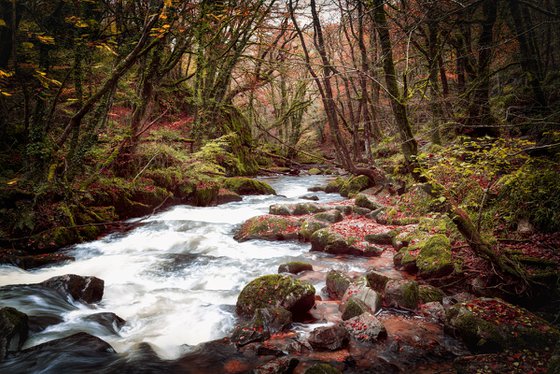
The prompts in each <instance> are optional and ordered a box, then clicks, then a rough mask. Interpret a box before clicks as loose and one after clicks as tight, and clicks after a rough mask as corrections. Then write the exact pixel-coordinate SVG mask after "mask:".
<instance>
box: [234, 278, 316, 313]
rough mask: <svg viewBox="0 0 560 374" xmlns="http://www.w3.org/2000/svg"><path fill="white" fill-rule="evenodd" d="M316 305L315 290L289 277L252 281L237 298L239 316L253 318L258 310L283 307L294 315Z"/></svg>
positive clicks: (307, 284)
mask: <svg viewBox="0 0 560 374" xmlns="http://www.w3.org/2000/svg"><path fill="white" fill-rule="evenodd" d="M313 305H315V288H314V287H313V286H312V285H311V284H309V283H307V282H302V281H299V280H297V279H293V278H291V277H290V276H287V275H280V274H272V275H264V276H262V277H259V278H257V279H254V280H253V281H251V282H250V283H249V284H248V285H246V286H245V288H243V290H242V291H241V293H240V294H239V297H238V298H237V305H236V311H237V314H239V315H240V316H244V317H252V316H253V314H254V313H255V311H256V310H257V309H260V308H267V307H282V308H284V309H286V310H288V311H290V312H292V313H294V314H302V313H305V312H307V311H308V310H309V309H311V308H312V307H313Z"/></svg>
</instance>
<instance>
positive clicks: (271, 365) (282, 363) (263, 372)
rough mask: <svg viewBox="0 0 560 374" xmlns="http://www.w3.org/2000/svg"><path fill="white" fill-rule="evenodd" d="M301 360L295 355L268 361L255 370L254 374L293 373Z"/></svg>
mask: <svg viewBox="0 0 560 374" xmlns="http://www.w3.org/2000/svg"><path fill="white" fill-rule="evenodd" d="M298 364H299V360H298V359H296V358H293V357H281V358H277V359H274V360H272V361H269V362H267V363H266V364H264V365H262V366H259V367H258V368H256V369H255V370H253V373H254V374H289V373H293V371H294V369H295V368H296V366H297V365H298Z"/></svg>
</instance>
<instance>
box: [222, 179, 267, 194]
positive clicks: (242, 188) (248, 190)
mask: <svg viewBox="0 0 560 374" xmlns="http://www.w3.org/2000/svg"><path fill="white" fill-rule="evenodd" d="M224 187H225V188H227V189H228V190H231V191H233V192H235V193H238V194H240V195H276V191H274V188H272V187H271V186H270V185H269V184H268V183H266V182H263V181H259V180H256V179H252V178H246V177H233V178H227V179H225V180H224Z"/></svg>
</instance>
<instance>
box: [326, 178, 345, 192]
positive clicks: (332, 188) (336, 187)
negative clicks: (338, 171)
mask: <svg viewBox="0 0 560 374" xmlns="http://www.w3.org/2000/svg"><path fill="white" fill-rule="evenodd" d="M345 182H346V179H344V178H342V177H337V178H336V179H334V180H332V181H330V182H329V183H327V185H326V187H325V192H326V193H338V192H340V188H341V187H342V185H344V183H345Z"/></svg>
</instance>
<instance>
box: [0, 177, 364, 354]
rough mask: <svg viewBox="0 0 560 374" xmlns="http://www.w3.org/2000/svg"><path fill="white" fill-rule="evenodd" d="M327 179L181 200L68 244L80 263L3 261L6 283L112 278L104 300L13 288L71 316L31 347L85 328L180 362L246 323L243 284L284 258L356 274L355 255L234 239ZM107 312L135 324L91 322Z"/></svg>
mask: <svg viewBox="0 0 560 374" xmlns="http://www.w3.org/2000/svg"><path fill="white" fill-rule="evenodd" d="M327 179H328V178H327V177H324V176H305V177H275V178H266V179H265V181H266V182H268V183H270V184H271V185H272V187H274V189H275V190H276V191H277V193H278V195H277V196H272V195H267V196H245V197H244V198H243V201H240V202H234V203H229V204H224V205H220V206H217V207H202V208H201V207H192V206H186V205H180V206H175V207H172V208H170V209H169V210H166V211H164V212H161V213H159V214H156V215H153V216H150V217H144V218H141V219H140V221H141V225H140V226H139V227H138V228H136V229H134V230H132V231H129V232H126V233H115V234H111V235H108V236H106V237H104V238H102V239H100V240H97V241H93V242H88V243H83V244H79V245H76V246H73V247H72V248H69V249H67V250H66V251H67V252H68V254H69V255H71V256H74V257H75V259H76V260H75V261H73V262H69V263H65V264H58V265H54V266H50V267H44V268H40V269H36V270H31V271H25V270H22V269H19V268H16V267H13V266H1V267H0V286H4V285H12V284H29V283H38V282H41V281H44V280H46V279H48V278H50V277H53V276H57V275H63V274H78V275H83V276H96V277H98V278H101V279H103V280H104V281H105V293H104V296H103V300H102V301H101V302H100V303H99V304H96V305H93V306H90V305H84V304H81V303H78V302H70V301H68V302H66V301H61V300H59V299H56V296H55V295H53V294H36V293H33V292H25V291H24V290H25V288H21V291H18V290H19V288H14V289H13V290H12V291H11V292H4V294H3V295H0V300H2V301H1V302H2V304H3V305H4V306H13V307H15V308H17V309H19V310H20V311H22V312H24V313H28V314H30V315H53V314H56V315H58V316H60V317H61V318H62V322H61V323H58V324H55V325H52V326H50V327H48V328H47V329H45V330H44V331H41V332H39V333H36V334H34V335H31V336H30V338H29V339H28V340H27V342H26V343H25V346H24V348H28V347H31V346H34V345H37V344H40V343H43V342H46V341H49V340H52V339H56V338H60V337H64V336H68V335H70V334H72V333H76V332H79V331H84V332H87V333H90V334H92V335H95V336H98V337H100V338H101V339H103V340H105V341H107V342H108V343H110V344H111V345H112V346H113V347H114V348H115V350H116V351H117V352H126V351H128V350H130V349H131V348H132V347H133V346H135V345H137V344H138V343H141V342H146V343H149V344H150V345H151V346H152V347H153V348H154V350H155V351H156V352H157V353H158V354H159V355H160V356H161V357H162V358H166V359H174V358H177V357H179V356H181V355H182V354H183V353H185V352H186V351H188V350H189V349H190V348H191V347H192V346H194V345H196V344H198V343H201V342H205V341H209V340H213V339H219V338H221V337H224V336H226V335H228V333H230V332H231V330H232V328H233V327H234V324H235V322H236V315H235V303H236V300H237V295H238V294H239V292H240V291H241V290H242V288H243V286H244V285H245V284H247V283H248V282H250V281H251V280H252V279H254V278H256V277H258V276H260V275H264V274H272V273H276V272H277V269H278V265H279V264H281V263H283V262H287V261H294V260H296V261H297V260H303V261H308V262H311V263H312V264H313V265H314V266H315V267H316V268H318V269H319V270H321V269H324V271H327V270H328V269H330V268H336V269H340V270H346V271H351V270H353V269H352V267H353V266H354V265H353V262H352V261H350V262H345V263H343V262H340V261H336V259H333V258H332V257H331V256H329V255H325V254H322V253H317V252H309V247H310V246H309V244H305V243H297V242H267V241H260V240H253V241H248V242H244V243H238V242H236V241H235V240H234V239H233V235H234V232H235V229H236V228H237V227H238V226H239V225H240V224H241V223H242V222H243V221H245V220H246V219H248V218H250V217H253V216H256V215H261V214H264V213H267V212H268V207H269V206H270V205H271V204H277V203H294V202H298V201H300V202H301V201H303V200H301V199H300V197H301V196H303V195H308V194H311V193H309V192H307V188H308V187H310V186H313V185H319V184H325V183H326V181H327ZM312 194H314V195H317V196H318V197H319V199H320V200H319V202H329V201H337V200H342V197H341V196H340V195H338V194H325V193H323V192H316V193H312ZM360 261H363V260H360V259H356V260H354V264H356V265H357V262H360ZM314 285H315V288H316V289H317V292H318V293H319V292H320V290H321V288H322V287H323V286H324V284H321V283H320V281H315V284H314ZM99 312H114V313H116V314H117V315H118V316H120V317H122V318H123V319H125V320H126V321H127V322H126V324H125V325H124V327H122V328H121V329H120V330H118V331H117V332H115V331H111V329H107V328H106V327H103V326H101V325H99V324H98V323H96V322H93V321H90V320H87V318H86V317H87V316H88V315H90V314H93V313H99ZM309 327H311V326H309ZM301 328H303V329H305V326H302V327H301Z"/></svg>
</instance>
